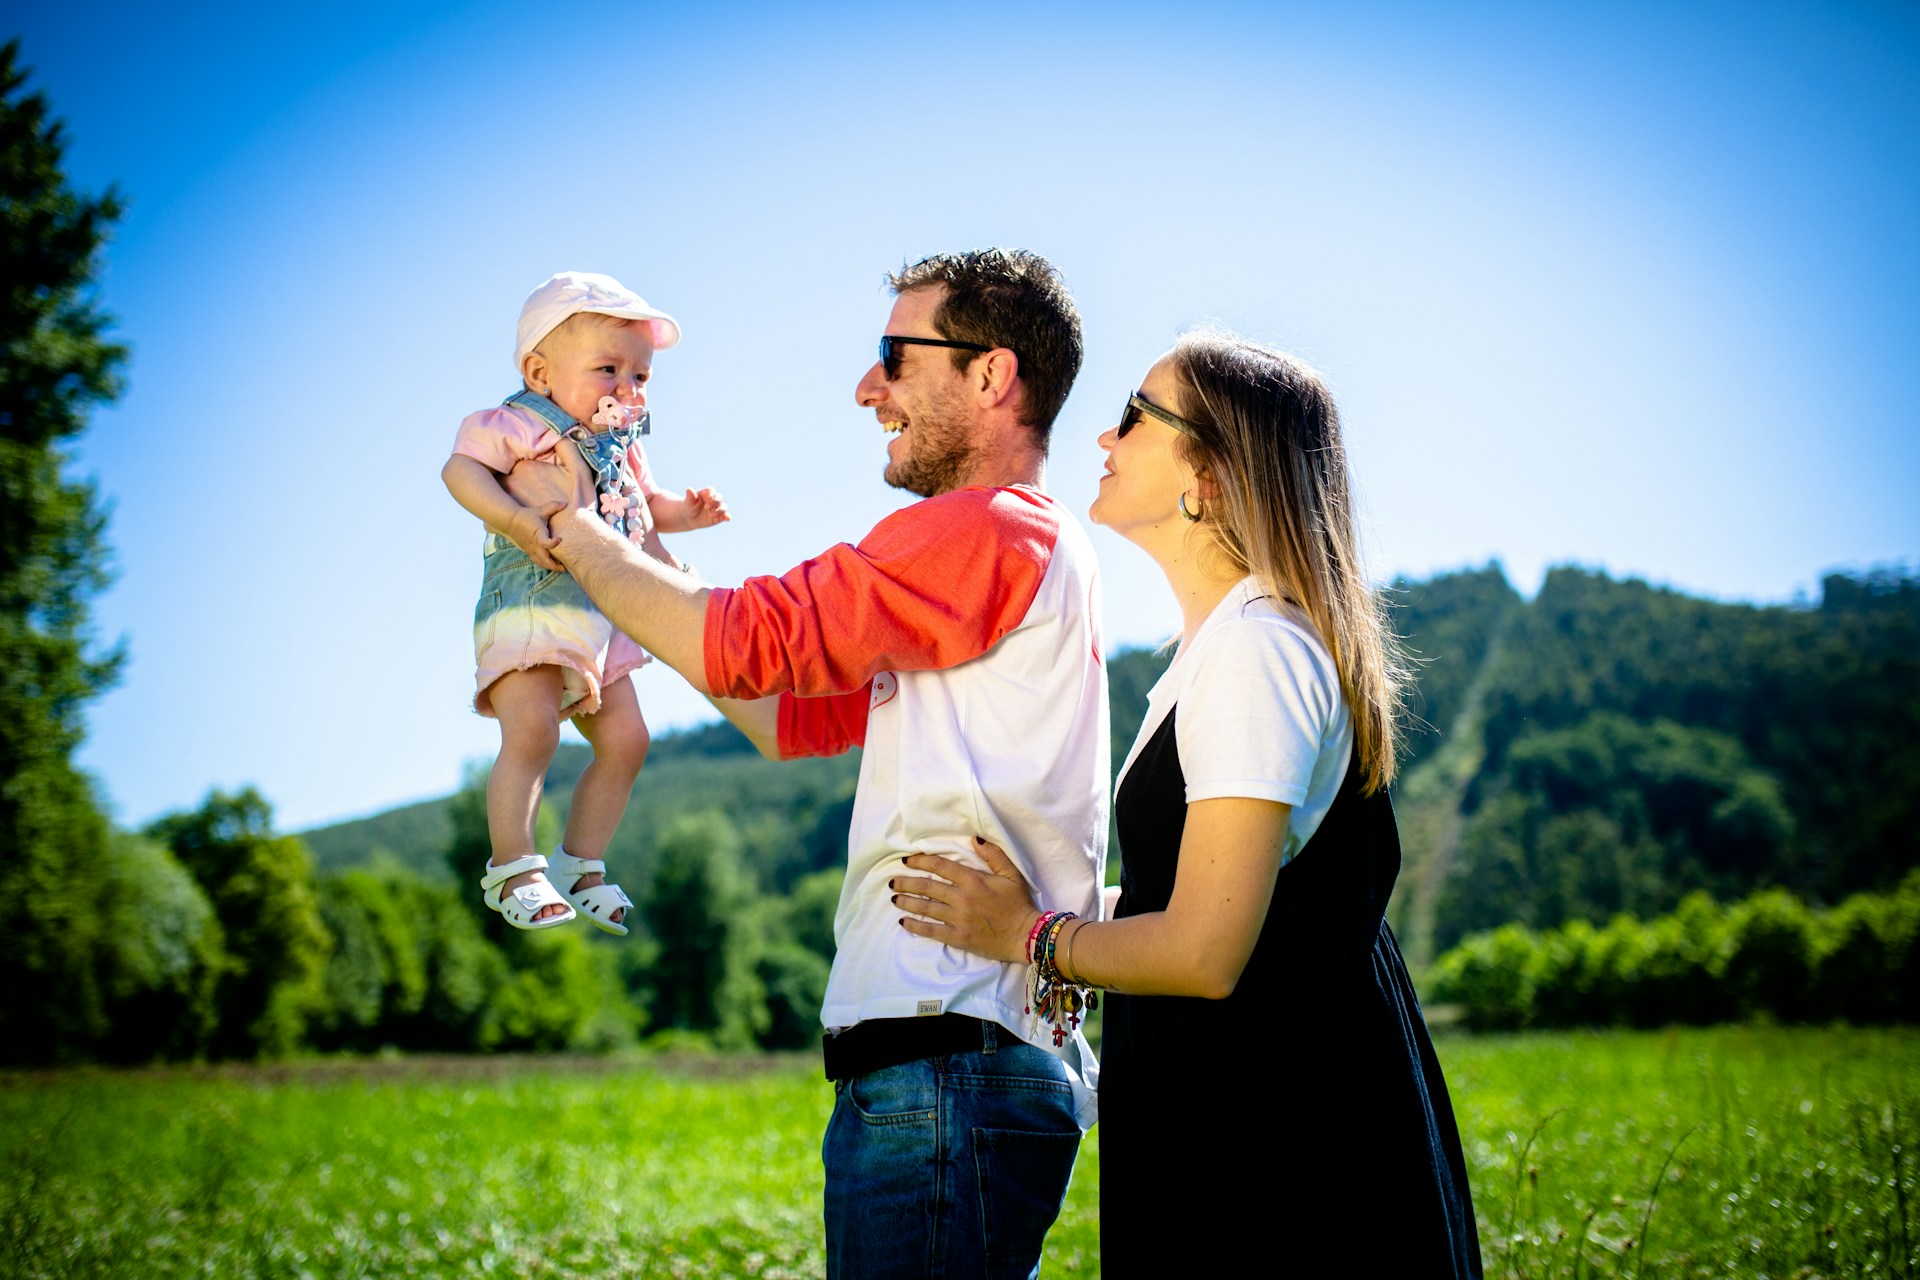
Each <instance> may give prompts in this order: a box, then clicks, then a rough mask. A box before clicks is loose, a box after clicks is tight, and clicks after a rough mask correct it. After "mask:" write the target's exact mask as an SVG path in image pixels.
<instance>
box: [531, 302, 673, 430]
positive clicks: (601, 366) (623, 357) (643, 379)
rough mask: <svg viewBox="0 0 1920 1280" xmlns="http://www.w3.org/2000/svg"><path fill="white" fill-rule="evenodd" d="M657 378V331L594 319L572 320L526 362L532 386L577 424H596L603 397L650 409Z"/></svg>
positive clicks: (585, 317) (547, 338) (581, 317)
mask: <svg viewBox="0 0 1920 1280" xmlns="http://www.w3.org/2000/svg"><path fill="white" fill-rule="evenodd" d="M652 376H653V326H652V325H649V324H644V323H642V324H631V323H629V324H613V323H606V322H603V321H602V320H601V318H600V317H597V316H593V315H584V314H583V315H579V316H575V317H573V319H572V320H570V321H569V322H568V323H566V324H563V325H562V326H561V327H560V328H558V329H556V330H554V332H553V333H551V334H549V335H547V337H546V338H545V339H543V340H542V341H541V343H540V349H539V350H538V351H536V352H535V353H534V354H533V355H531V356H529V357H528V358H527V385H528V386H530V387H532V388H533V389H534V390H535V391H539V392H541V393H542V394H543V395H545V396H546V397H547V399H549V400H551V401H553V402H554V403H555V404H557V405H559V406H560V408H561V410H562V411H563V412H565V413H567V414H568V415H570V416H571V417H573V418H574V419H575V420H576V421H578V422H590V421H592V419H593V415H594V414H595V413H597V412H598V411H599V408H600V399H601V397H603V396H612V397H613V398H614V399H616V400H618V401H619V402H620V403H621V404H624V405H629V406H632V407H635V408H645V407H646V403H647V379H648V378H650V377H652ZM543 384H544V385H543Z"/></svg>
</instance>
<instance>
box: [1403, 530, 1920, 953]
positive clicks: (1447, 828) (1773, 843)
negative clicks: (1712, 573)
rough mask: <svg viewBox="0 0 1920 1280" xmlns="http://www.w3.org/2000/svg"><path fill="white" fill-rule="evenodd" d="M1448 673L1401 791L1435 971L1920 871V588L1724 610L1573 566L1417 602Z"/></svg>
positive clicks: (1869, 578)
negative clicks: (1694, 907) (1689, 908)
mask: <svg viewBox="0 0 1920 1280" xmlns="http://www.w3.org/2000/svg"><path fill="white" fill-rule="evenodd" d="M1400 592H1401V595H1400V598H1401V600H1402V601H1403V602H1404V607H1403V612H1402V614H1401V618H1402V623H1401V626H1402V630H1403V632H1404V633H1405V634H1406V635H1407V637H1408V641H1409V643H1410V645H1411V646H1412V647H1413V648H1414V649H1415V650H1416V651H1417V652H1418V654H1419V655H1421V656H1422V657H1423V658H1425V659H1427V661H1428V665H1427V667H1426V668H1425V670H1424V671H1423V672H1422V675H1421V686H1422V688H1421V692H1422V695H1423V697H1422V699H1421V702H1420V711H1421V714H1422V715H1423V716H1424V718H1425V719H1426V720H1427V721H1428V722H1429V724H1430V725H1431V726H1432V727H1431V728H1429V729H1427V730H1425V731H1424V732H1422V733H1421V734H1420V735H1419V736H1418V737H1417V738H1416V741H1415V753H1414V756H1413V759H1412V761H1411V765H1412V767H1411V768H1410V769H1409V770H1408V771H1407V773H1406V774H1405V775H1404V778H1403V782H1402V785H1401V787H1400V805H1401V812H1402V815H1403V819H1402V825H1403V827H1404V828H1406V834H1407V837H1408V839H1407V845H1408V849H1407V865H1408V874H1407V878H1406V881H1405V883H1404V891H1403V892H1402V894H1401V895H1400V904H1399V907H1398V911H1399V913H1400V916H1401V921H1400V923H1401V925H1402V932H1403V934H1407V935H1409V942H1410V947H1409V949H1410V950H1412V951H1414V952H1415V953H1416V955H1417V956H1419V957H1420V958H1423V959H1424V958H1426V957H1427V956H1429V955H1431V954H1432V951H1431V948H1433V947H1434V946H1436V945H1437V946H1438V947H1440V948H1444V947H1446V946H1449V945H1451V944H1452V943H1453V942H1454V941H1456V940H1458V939H1459V938H1460V937H1461V936H1462V935H1464V934H1466V933H1469V932H1472V931H1474V930H1478V929H1482V928H1487V927H1490V926H1493V925H1497V924H1501V923H1503V922H1506V921H1509V920H1517V921H1521V922H1524V923H1527V924H1532V925H1536V926H1549V925H1555V924H1559V923H1561V922H1562V921H1565V920H1570V919H1587V920H1595V921H1599V920H1604V919H1606V918H1607V917H1609V916H1611V915H1612V914H1614V913H1616V912H1623V911H1624V912H1627V913H1630V914H1633V915H1636V916H1648V915H1653V914H1656V913H1659V912H1662V911H1666V910H1669V909H1671V908H1672V907H1673V906H1674V905H1675V904H1676V903H1678V901H1679V900H1680V898H1681V896H1682V895H1684V894H1685V893H1687V892H1688V891H1690V890H1693V889H1704V890H1706V891H1707V892H1709V893H1711V894H1712V895H1713V896H1715V897H1717V898H1722V899H1726V898H1733V897H1739V896H1741V895H1743V894H1746V893H1748V892H1750V891H1751V890H1753V889H1755V888H1759V887H1765V886H1773V885H1778V886H1782V887H1785V888H1788V889H1790V890H1792V891H1794V892H1795V893H1797V894H1799V895H1800V896H1802V897H1805V898H1808V899H1810V900H1814V901H1826V902H1831V901H1835V900H1837V899H1838V898H1840V897H1841V896H1843V895H1845V894H1847V893H1850V892H1854V891H1857V890H1861V889H1872V888H1889V887H1891V886H1892V885H1893V884H1894V883H1895V882H1896V881H1898V880H1899V878H1900V876H1901V874H1902V873H1903V872H1904V871H1905V870H1907V869H1908V868H1910V867H1913V866H1915V865H1916V864H1920V835H1917V834H1916V833H1917V832H1920V822H1917V821H1916V820H1920V579H1916V578H1914V577H1911V576H1908V575H1907V574H1905V573H1902V572H1896V571H1882V572H1877V573H1873V574H1869V575H1866V576H1862V577H1850V576H1846V575H1833V576H1830V577H1828V578H1826V579H1825V581H1824V582H1823V583H1822V591H1821V599H1820V601H1819V603H1818V604H1817V605H1813V606H1806V607H1801V606H1764V607H1761V606H1752V605H1739V604H1721V603H1717V602H1714V601H1709V600H1702V599H1698V598H1695V597H1690V596H1686V595H1683V594H1681V593H1679V592H1675V591H1667V590H1661V589H1658V588H1654V587H1650V586H1648V585H1647V584H1646V583H1643V582H1638V581H1626V582H1616V581H1614V580H1612V579H1610V578H1608V577H1606V576H1605V575H1604V574H1599V573H1592V572H1588V571H1584V570H1580V569H1571V568H1562V569H1555V570H1553V571H1551V572H1550V573H1549V574H1548V575H1547V579H1546V582H1545V584H1544V585H1543V586H1542V587H1541V590H1540V594H1539V595H1538V596H1537V597H1536V598H1535V599H1534V600H1532V601H1531V602H1527V601H1522V600H1521V599H1519V597H1518V596H1517V595H1515V594H1514V593H1513V591H1512V590H1511V589H1510V588H1508V586H1507V584H1506V583H1505V582H1504V581H1503V580H1502V579H1501V578H1500V575H1499V574H1498V572H1497V571H1495V570H1491V569H1489V570H1485V571H1481V572H1479V573H1462V574H1451V575H1447V576H1443V577H1439V578H1435V579H1433V580H1431V581H1428V582H1423V583H1408V584H1401V585H1400Z"/></svg>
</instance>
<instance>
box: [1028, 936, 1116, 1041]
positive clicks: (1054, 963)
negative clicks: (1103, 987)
mask: <svg viewBox="0 0 1920 1280" xmlns="http://www.w3.org/2000/svg"><path fill="white" fill-rule="evenodd" d="M1077 919H1079V917H1078V916H1076V915H1075V914H1074V913H1073V912H1071V911H1047V912H1043V913H1041V916H1040V919H1039V920H1038V921H1036V922H1035V924H1034V926H1033V931H1032V933H1030V934H1029V935H1028V937H1027V962H1028V963H1029V964H1030V965H1032V966H1033V973H1032V975H1031V977H1030V978H1029V979H1028V982H1027V1008H1026V1012H1027V1013H1029V1014H1031V1013H1034V1012H1036V1011H1038V1013H1039V1015H1040V1017H1041V1018H1042V1019H1043V1020H1044V1021H1046V1022H1047V1024H1048V1025H1050V1026H1051V1027H1052V1028H1053V1043H1054V1045H1055V1046H1056V1047H1058V1046H1060V1045H1063V1044H1065V1043H1066V1041H1067V1037H1068V1036H1069V1035H1072V1034H1073V1032H1074V1031H1075V1030H1076V1029H1077V1028H1078V1027H1079V1026H1080V1014H1081V1011H1082V1010H1090V1009H1098V1008H1099V1007H1100V994H1099V992H1097V991H1095V990H1094V989H1093V988H1092V987H1090V986H1087V985H1084V984H1082V983H1078V982H1070V981H1068V979H1067V977H1066V976H1065V975H1064V974H1062V973H1061V972H1060V965H1059V963H1058V960H1057V958H1056V954H1055V953H1056V951H1057V949H1058V947H1059V945H1060V934H1061V933H1062V932H1063V931H1064V930H1065V929H1066V927H1067V921H1069V920H1077Z"/></svg>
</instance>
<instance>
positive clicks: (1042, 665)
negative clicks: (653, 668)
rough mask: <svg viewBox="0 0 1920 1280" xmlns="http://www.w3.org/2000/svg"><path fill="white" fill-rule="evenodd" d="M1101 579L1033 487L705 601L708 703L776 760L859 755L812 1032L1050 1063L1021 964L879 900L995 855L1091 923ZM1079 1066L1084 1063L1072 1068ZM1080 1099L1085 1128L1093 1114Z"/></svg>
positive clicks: (958, 498)
mask: <svg viewBox="0 0 1920 1280" xmlns="http://www.w3.org/2000/svg"><path fill="white" fill-rule="evenodd" d="M1099 590H1100V587H1099V573H1098V568H1097V565H1096V563H1095V560H1094V555H1093V546H1092V544H1091V543H1090V542H1089V541H1088V539H1087V536H1086V533H1085V532H1084V531H1083V530H1082V529H1081V528H1080V526H1079V525H1078V524H1077V523H1076V522H1075V521H1074V520H1073V519H1072V518H1071V517H1069V516H1067V515H1066V513H1065V512H1064V511H1062V510H1061V508H1060V505H1059V503H1057V502H1055V501H1054V500H1053V499H1052V498H1050V497H1048V496H1047V495H1045V494H1043V493H1040V492H1038V491H1037V490H1034V489H1030V488H1026V487H1013V488H968V489H960V490H956V491H954V492H952V493H946V494H941V495H940V496H938V497H934V498H929V499H927V500H926V501H924V502H918V503H915V504H914V505H912V506H910V507H907V508H905V509H903V510H901V511H898V512H895V513H894V514H893V515H891V516H889V517H887V518H886V519H885V520H883V521H881V522H880V523H879V524H878V525H877V526H875V528H874V530H873V532H872V533H870V534H868V535H867V537H866V538H865V539H863V540H862V541H861V543H860V544H859V545H858V546H857V547H856V546H849V545H847V544H844V543H843V544H841V545H840V546H837V547H834V548H833V549H832V550H830V551H828V552H826V553H825V554H824V555H821V556H819V557H816V558H815V559H812V560H809V561H807V562H806V563H805V564H802V565H800V566H799V567H798V568H796V569H793V570H792V571H791V572H789V573H786V574H784V575H782V576H781V577H778V578H774V577H765V578H753V579H750V580H748V581H747V582H746V583H745V584H744V585H742V586H740V587H738V588H736V589H731V590H728V589H717V590H715V591H714V592H713V593H712V596H711V598H710V599H709V601H708V604H707V617H706V631H705V637H704V650H705V652H704V657H705V663H706V675H707V685H708V687H709V688H710V689H711V690H712V691H713V692H714V693H716V694H719V695H722V696H725V697H731V698H758V697H765V696H768V695H770V694H775V693H778V694H780V695H782V696H781V698H780V721H779V723H780V754H781V755H782V756H783V757H794V756H808V755H834V754H838V753H839V752H843V751H846V750H848V749H849V748H851V747H855V746H859V747H863V748H864V752H863V755H862V757H861V761H860V783H859V790H858V791H857V792H856V793H855V796H854V807H853V821H852V825H851V829H850V831H849V832H848V837H847V878H846V884H845V887H844V888H843V889H842V890H841V894H840V905H839V909H838V911H837V912H836V914H835V917H834V941H835V944H836V953H835V955H834V960H833V970H832V973H831V975H830V977H829V978H828V982H827V996H826V1003H825V1007H824V1008H823V1009H822V1010H821V1021H822V1022H823V1023H824V1024H825V1025H826V1026H827V1027H829V1028H839V1027H847V1026H851V1025H853V1024H854V1023H857V1022H862V1021H865V1020H866V1019H869V1018H911V1017H916V1016H924V1015H929V1014H939V1013H962V1014H967V1015H970V1016H972V1017H976V1018H983V1019H986V1020H988V1021H991V1022H998V1023H1000V1024H1001V1025H1003V1026H1005V1027H1007V1028H1009V1029H1011V1030H1012V1031H1014V1032H1015V1033H1016V1034H1018V1035H1019V1036H1021V1038H1023V1039H1025V1040H1027V1041H1028V1042H1029V1043H1032V1044H1036V1045H1039V1046H1040V1047H1042V1048H1045V1049H1047V1050H1049V1051H1051V1052H1054V1053H1056V1054H1059V1055H1060V1056H1061V1057H1062V1058H1064V1059H1065V1060H1066V1061H1067V1063H1068V1065H1069V1066H1070V1067H1074V1068H1076V1069H1077V1071H1078V1073H1079V1074H1080V1076H1081V1083H1082V1084H1083V1085H1084V1086H1086V1089H1089V1090H1090V1089H1091V1087H1092V1086H1093V1085H1094V1083H1095V1080H1094V1067H1093V1065H1092V1064H1093V1058H1092V1054H1091V1053H1088V1052H1085V1047H1084V1044H1081V1045H1079V1046H1078V1049H1079V1052H1073V1051H1071V1049H1068V1050H1062V1049H1056V1048H1055V1047H1054V1045H1053V1040H1052V1034H1051V1031H1050V1030H1049V1029H1048V1028H1047V1027H1046V1026H1045V1025H1044V1024H1042V1023H1040V1022H1039V1021H1038V1020H1037V1019H1036V1018H1035V1017H1034V1016H1033V1015H1031V1014H1029V1013H1027V1012H1025V1011H1024V1010H1025V1007H1026V1005H1027V993H1026V978H1027V971H1026V969H1025V968H1024V967H1022V966H1020V965H1011V964H1001V963H998V962H996V961H992V960H986V959H982V958H981V957H979V956H972V955H968V954H966V953H965V952H962V951H958V950H955V949H954V948H951V947H947V946H944V945H942V944H940V943H938V942H935V941H933V940H931V939H927V938H917V937H914V936H913V935H912V934H910V933H908V932H907V931H906V930H904V929H902V928H900V926H899V925H898V924H897V923H896V921H897V920H898V919H899V917H900V911H899V909H898V908H897V907H895V906H894V905H893V904H892V903H891V902H890V901H889V898H890V896H891V890H889V889H888V888H887V881H888V879H889V878H890V877H892V876H895V875H902V874H905V875H911V874H914V873H912V872H908V871H907V870H906V868H904V867H902V866H901V865H900V858H901V857H902V855H904V854H908V853H913V852H916V851H917V852H923V853H938V854H944V855H946V856H948V857H952V858H955V859H956V860H958V861H960V862H963V863H965V864H967V865H968V866H971V867H976V868H981V869H984V864H983V863H982V862H981V860H980V857H979V855H978V854H977V853H975V852H974V849H973V837H974V836H975V835H976V834H978V835H981V836H984V837H986V838H987V839H989V840H991V841H993V842H994V843H995V844H997V845H999V846H1001V847H1002V848H1004V849H1005V850H1006V851H1007V853H1008V855H1009V856H1010V857H1011V858H1013V860H1014V861H1015V863H1016V864H1017V865H1018V866H1019V867H1020V870H1021V871H1022V872H1023V873H1024V874H1025V875H1026V877H1027V879H1028V881H1029V882H1030V883H1031V884H1032V885H1033V887H1034V892H1035V894H1036V896H1037V897H1038V899H1039V901H1040V905H1041V906H1042V907H1045V908H1047V909H1050V910H1053V909H1061V910H1068V911H1075V912H1078V913H1079V914H1080V915H1081V916H1083V917H1085V918H1087V919H1094V918H1097V917H1098V915H1099V906H1100V902H1099V894H1100V885H1101V883H1102V880H1103V878H1104V875H1105V870H1106V844H1107V810H1108V791H1107V788H1108V736H1107V686H1106V670H1105V666H1104V664H1103V661H1102V656H1101V645H1100V628H1099V616H1100V599H1099ZM1076 1059H1078V1061H1076ZM1076 1092H1080V1093H1082V1094H1083V1103H1084V1104H1085V1105H1084V1106H1083V1114H1082V1123H1090V1122H1091V1119H1092V1115H1091V1098H1090V1096H1087V1095H1086V1090H1077V1091H1076Z"/></svg>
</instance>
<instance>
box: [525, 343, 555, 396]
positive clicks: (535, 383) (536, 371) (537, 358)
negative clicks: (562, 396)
mask: <svg viewBox="0 0 1920 1280" xmlns="http://www.w3.org/2000/svg"><path fill="white" fill-rule="evenodd" d="M552 373H553V366H552V365H551V364H550V363H549V362H548V360H547V358H546V356H545V355H543V354H541V353H540V352H538V351H529V352H527V354H526V356H525V357H524V358H522V359H521V361H520V378H521V380H522V381H523V382H525V383H526V384H527V390H529V391H537V392H539V393H540V394H541V395H545V394H547V392H549V391H551V390H552V389H553V384H552V382H551V381H550V378H551V375H552Z"/></svg>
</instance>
